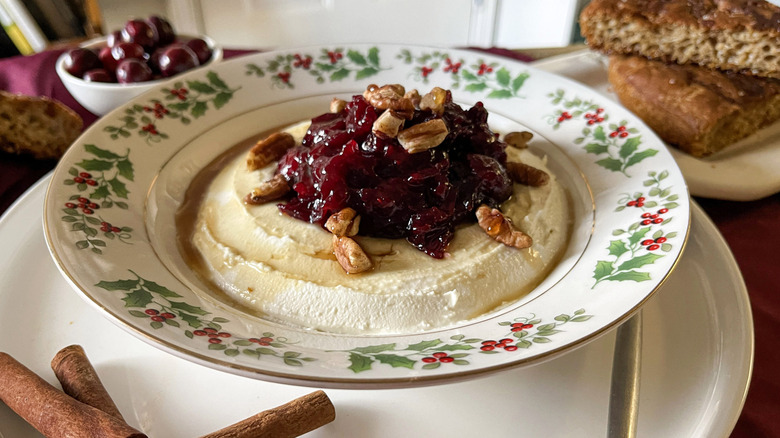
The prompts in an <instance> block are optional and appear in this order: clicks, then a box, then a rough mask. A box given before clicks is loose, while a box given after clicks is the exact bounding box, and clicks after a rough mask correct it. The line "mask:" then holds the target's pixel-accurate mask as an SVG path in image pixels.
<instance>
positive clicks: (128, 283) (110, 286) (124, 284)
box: [95, 279, 139, 291]
mask: <svg viewBox="0 0 780 438" xmlns="http://www.w3.org/2000/svg"><path fill="white" fill-rule="evenodd" d="M138 282H139V280H138V279H135V280H117V281H100V282H98V283H97V284H96V285H95V286H97V287H100V288H103V289H105V290H108V291H115V290H132V289H135V288H136V287H138Z"/></svg>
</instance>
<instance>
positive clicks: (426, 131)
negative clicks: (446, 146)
mask: <svg viewBox="0 0 780 438" xmlns="http://www.w3.org/2000/svg"><path fill="white" fill-rule="evenodd" d="M447 134H449V130H448V129H447V124H446V123H444V120H442V119H433V120H428V121H427V122H423V123H419V124H417V125H414V126H410V127H408V128H406V129H404V130H403V131H401V132H399V133H398V142H399V143H401V146H403V147H404V149H406V150H407V151H408V152H409V153H410V154H415V153H417V152H423V151H427V150H428V149H430V148H433V147H436V146H438V145H440V144H441V142H443V141H444V139H445V138H446V137H447Z"/></svg>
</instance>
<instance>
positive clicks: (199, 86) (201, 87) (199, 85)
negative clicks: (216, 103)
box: [187, 81, 217, 94]
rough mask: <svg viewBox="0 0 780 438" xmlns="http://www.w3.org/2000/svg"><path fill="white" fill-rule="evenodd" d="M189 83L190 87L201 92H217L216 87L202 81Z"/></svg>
mask: <svg viewBox="0 0 780 438" xmlns="http://www.w3.org/2000/svg"><path fill="white" fill-rule="evenodd" d="M187 85H188V86H189V87H190V89H192V90H195V91H197V92H199V93H206V94H214V93H216V92H217V90H216V89H214V87H212V86H211V85H209V84H206V83H205V82H201V81H188V82H187Z"/></svg>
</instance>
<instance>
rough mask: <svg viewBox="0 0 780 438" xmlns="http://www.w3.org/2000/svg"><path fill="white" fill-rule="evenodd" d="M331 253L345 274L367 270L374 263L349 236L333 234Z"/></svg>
mask: <svg viewBox="0 0 780 438" xmlns="http://www.w3.org/2000/svg"><path fill="white" fill-rule="evenodd" d="M333 255H335V256H336V260H337V261H338V262H339V264H340V265H341V267H342V268H343V269H344V271H346V273H347V274H359V273H361V272H365V271H368V270H369V269H371V268H372V267H373V266H374V264H373V263H372V262H371V259H370V258H369V257H368V255H367V254H366V253H365V251H363V248H361V247H360V245H358V243H357V242H355V240H353V239H352V238H351V237H346V236H336V235H335V234H334V235H333Z"/></svg>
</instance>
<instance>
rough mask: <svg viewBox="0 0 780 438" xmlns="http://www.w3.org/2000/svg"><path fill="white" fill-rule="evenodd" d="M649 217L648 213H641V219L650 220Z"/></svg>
mask: <svg viewBox="0 0 780 438" xmlns="http://www.w3.org/2000/svg"><path fill="white" fill-rule="evenodd" d="M650 216H651V215H650V213H642V217H643V218H644V219H648V218H650Z"/></svg>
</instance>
